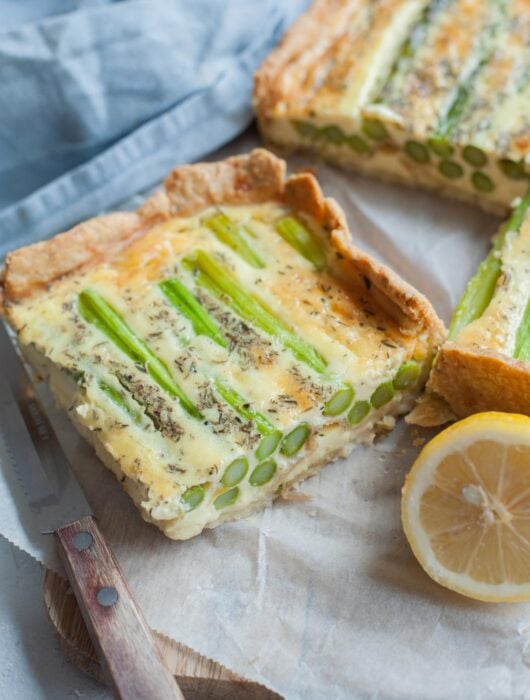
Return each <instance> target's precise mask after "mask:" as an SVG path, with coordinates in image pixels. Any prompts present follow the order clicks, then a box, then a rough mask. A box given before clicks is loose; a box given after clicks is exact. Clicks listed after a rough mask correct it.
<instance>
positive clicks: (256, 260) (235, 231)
mask: <svg viewBox="0 0 530 700" xmlns="http://www.w3.org/2000/svg"><path fill="white" fill-rule="evenodd" d="M203 223H204V225H205V226H207V227H208V228H209V229H210V231H212V232H213V233H214V234H215V236H216V238H217V240H219V241H221V243H224V244H225V245H227V246H228V247H229V248H231V249H232V250H233V251H234V252H235V253H237V254H238V255H239V256H240V257H241V258H243V260H245V261H246V262H248V264H249V265H252V267H257V268H263V267H265V263H264V262H263V260H262V259H261V258H260V257H259V255H257V254H256V253H255V252H254V251H253V250H252V248H251V247H250V245H249V244H248V242H247V240H246V238H245V236H244V234H243V232H242V230H241V228H240V227H239V226H237V224H235V223H234V222H233V221H231V220H230V219H229V218H228V216H226V214H223V213H222V212H218V213H217V214H213V216H209V217H208V218H207V219H204V222H203Z"/></svg>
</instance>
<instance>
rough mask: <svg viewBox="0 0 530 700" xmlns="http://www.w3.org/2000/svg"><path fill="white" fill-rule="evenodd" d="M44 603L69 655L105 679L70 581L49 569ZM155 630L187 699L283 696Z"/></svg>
mask: <svg viewBox="0 0 530 700" xmlns="http://www.w3.org/2000/svg"><path fill="white" fill-rule="evenodd" d="M44 606H45V609H46V613H47V615H48V618H49V620H50V622H51V624H52V626H53V627H54V629H55V631H56V632H57V635H58V637H59V645H60V647H61V649H62V651H63V653H64V654H65V656H66V657H67V658H68V659H69V660H70V661H71V662H73V663H74V664H75V665H76V666H78V667H79V668H80V669H81V670H83V671H85V673H87V674H88V675H89V676H91V677H92V678H95V679H96V680H98V681H100V682H101V683H105V680H104V678H103V674H102V671H101V667H100V664H99V661H98V657H97V655H96V652H95V650H94V647H93V645H92V642H91V640H90V637H89V636H88V632H87V629H86V626H85V623H84V621H83V618H82V616H81V612H80V611H79V608H78V606H77V602H76V599H75V597H74V594H73V593H72V590H71V589H70V586H69V584H68V581H66V579H64V578H62V577H61V576H59V575H58V574H56V573H54V572H53V571H50V570H48V569H47V570H46V573H45V575H44ZM153 634H154V636H155V639H156V641H157V642H158V644H159V647H160V650H161V652H162V657H163V659H164V662H165V663H166V665H167V667H168V668H169V670H170V671H171V673H173V675H174V676H175V677H176V678H177V681H178V684H179V686H180V689H181V690H182V692H183V693H184V695H185V696H186V700H220V699H221V698H223V699H224V700H228V699H230V700H282V696H281V695H278V694H277V693H274V692H273V691H272V690H269V689H268V688H265V686H263V685H260V684H259V683H255V682H254V681H249V680H247V679H245V678H242V677H241V676H238V675H236V674H235V673H233V672H232V671H230V670H229V669H227V668H226V667H225V666H221V664H218V663H216V662H215V661H212V660H211V659H208V658H207V657H205V656H202V655H201V654H199V653H198V652H196V651H194V650H193V649H190V647H187V646H185V645H184V644H179V643H177V642H175V641H174V640H173V639H170V638H169V637H166V636H165V635H162V634H158V633H157V632H154V633H153Z"/></svg>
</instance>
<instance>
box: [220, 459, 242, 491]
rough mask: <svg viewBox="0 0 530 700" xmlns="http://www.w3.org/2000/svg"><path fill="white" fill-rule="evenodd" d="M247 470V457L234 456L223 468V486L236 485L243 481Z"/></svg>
mask: <svg viewBox="0 0 530 700" xmlns="http://www.w3.org/2000/svg"><path fill="white" fill-rule="evenodd" d="M247 472H248V459H247V458H246V457H236V459H234V460H232V462H230V464H229V465H228V466H227V468H226V469H225V470H224V473H223V476H222V478H221V483H222V484H223V486H237V484H239V482H240V481H243V479H244V478H245V475H246V473H247Z"/></svg>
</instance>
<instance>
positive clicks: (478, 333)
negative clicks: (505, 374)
mask: <svg viewBox="0 0 530 700" xmlns="http://www.w3.org/2000/svg"><path fill="white" fill-rule="evenodd" d="M449 339H450V340H454V341H455V342H457V343H458V344H459V345H462V346H466V347H468V348H471V349H474V350H495V351H497V352H500V353H503V354H505V355H508V356H509V357H513V358H515V359H518V360H525V361H530V192H528V193H527V194H526V196H525V197H523V198H522V199H521V200H520V202H519V203H518V205H517V207H516V208H515V210H514V212H513V214H512V216H511V217H510V219H509V220H508V221H507V222H506V224H504V226H503V227H502V229H501V231H500V233H499V235H498V236H497V239H496V241H495V244H494V246H493V249H492V251H491V252H490V254H489V255H488V257H487V258H486V260H484V262H483V263H481V265H480V267H479V269H478V271H477V273H476V275H475V277H473V278H472V279H471V281H470V282H469V284H468V286H467V289H466V291H465V292H464V294H463V296H462V298H461V300H460V302H459V304H458V306H457V308H456V310H455V314H454V317H453V320H452V323H451V327H450V329H449Z"/></svg>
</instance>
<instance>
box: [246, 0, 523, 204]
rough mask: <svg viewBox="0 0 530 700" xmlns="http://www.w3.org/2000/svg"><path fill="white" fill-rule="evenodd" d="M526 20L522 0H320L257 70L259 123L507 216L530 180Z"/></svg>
mask: <svg viewBox="0 0 530 700" xmlns="http://www.w3.org/2000/svg"><path fill="white" fill-rule="evenodd" d="M462 17H465V22H462V19H461V18H462ZM529 28H530V11H529V8H528V6H527V5H525V3H522V2H514V3H497V2H484V3H478V2H474V1H473V0H455V1H449V0H438V1H437V2H428V1H427V0H378V2H377V3H376V4H375V6H374V3H373V2H369V0H360V1H359V2H354V1H352V0H315V1H314V2H313V3H312V4H311V6H310V8H309V9H308V10H307V11H306V12H305V13H304V14H303V15H302V16H301V17H300V18H299V19H298V20H297V21H296V22H295V23H294V24H293V25H292V27H291V28H290V29H289V30H288V31H287V32H286V34H285V35H284V37H283V39H282V40H281V42H280V44H279V45H278V46H277V47H276V48H275V49H274V50H273V51H272V52H271V53H270V54H269V56H268V57H267V58H266V59H265V60H264V62H263V63H262V65H261V66H260V68H259V69H258V71H257V72H256V75H255V86H254V107H255V111H256V116H257V121H258V126H259V128H260V131H261V133H262V135H263V137H264V139H265V140H266V142H267V143H268V144H273V145H274V146H275V147H277V148H280V149H286V150H292V149H297V150H300V149H303V150H309V151H311V152H314V153H317V154H318V155H320V156H322V157H323V158H324V159H325V160H329V161H330V162H332V163H335V164H337V165H339V166H342V167H345V168H348V169H353V170H356V171H358V172H361V173H364V174H366V175H370V176H374V177H377V178H379V179H382V180H384V181H389V182H397V183H399V184H403V185H407V186H412V187H421V188H423V189H428V190H433V191H436V192H438V193H440V194H442V195H446V196H449V197H451V198H455V199H460V200H463V201H466V202H470V203H472V204H475V205H479V206H480V207H482V208H483V209H484V210H486V211H490V212H494V213H497V214H500V215H502V214H504V213H505V212H506V211H508V210H509V207H510V205H511V202H512V201H513V199H515V197H517V196H521V195H522V194H523V193H524V191H525V190H526V188H527V187H528V183H529V178H530V161H529V156H530V140H529V133H530V132H529V124H528V119H527V116H526V110H525V104H527V102H528V99H529V95H530V81H529V80H528V57H527V54H526V52H525V48H524V47H525V41H526V36H527V35H528V31H529Z"/></svg>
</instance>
